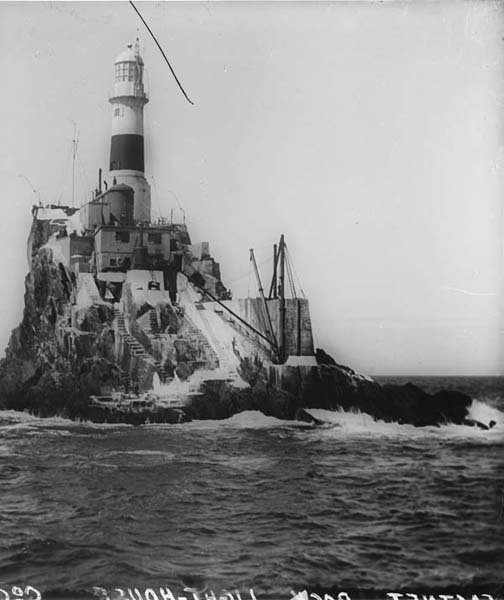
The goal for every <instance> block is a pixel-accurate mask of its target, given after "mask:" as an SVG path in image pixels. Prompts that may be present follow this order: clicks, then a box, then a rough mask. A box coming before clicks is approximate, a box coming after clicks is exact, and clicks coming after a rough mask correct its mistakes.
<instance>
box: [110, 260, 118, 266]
mask: <svg viewBox="0 0 504 600" xmlns="http://www.w3.org/2000/svg"><path fill="white" fill-rule="evenodd" d="M116 265H117V261H116V259H115V258H111V259H110V266H111V267H115V266H116Z"/></svg>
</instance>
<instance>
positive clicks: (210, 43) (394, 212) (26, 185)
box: [0, 0, 504, 375]
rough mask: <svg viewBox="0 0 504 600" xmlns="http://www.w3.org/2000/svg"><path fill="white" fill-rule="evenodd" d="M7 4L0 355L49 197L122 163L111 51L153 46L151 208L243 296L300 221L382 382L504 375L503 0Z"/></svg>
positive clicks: (301, 234) (298, 252) (319, 268)
mask: <svg viewBox="0 0 504 600" xmlns="http://www.w3.org/2000/svg"><path fill="white" fill-rule="evenodd" d="M137 6H138V8H139V10H140V11H141V12H142V14H143V16H144V17H145V19H146V20H147V22H148V23H149V24H150V26H151V28H152V29H153V31H154V33H155V34H156V36H157V38H158V40H159V42H160V43H161V45H162V47H163V49H164V50H165V53H166V54H167V56H168V57H169V59H170V61H171V63H172V65H173V67H174V69H175V71H176V73H177V75H178V77H179V79H180V80H181V82H182V85H183V86H184V88H185V90H186V92H187V94H188V95H189V97H190V98H191V99H192V100H193V102H194V106H192V105H190V104H189V103H188V102H187V101H186V100H185V99H184V97H183V96H182V94H181V92H180V91H179V90H178V88H177V85H176V83H175V81H174V79H173V77H172V76H171V74H170V72H169V70H168V67H167V65H166V64H165V63H164V61H163V58H162V56H161V54H160V52H159V50H158V49H157V47H156V46H155V43H154V42H153V40H152V39H151V38H150V36H149V34H148V33H147V31H146V30H145V28H144V26H143V24H142V23H141V22H140V20H139V18H138V16H137V15H136V14H135V13H134V11H133V9H132V8H131V6H130V5H129V4H128V3H126V2H111V3H108V2H80V3H73V2H64V3H58V2H38V3H29V2H0V71H1V73H2V99H1V101H0V102H1V108H2V111H1V114H2V117H3V124H2V136H1V140H2V143H1V144H0V173H1V175H2V183H3V194H2V196H3V198H2V213H1V214H2V219H1V220H0V251H1V253H2V256H3V261H2V276H3V281H2V283H3V285H2V288H3V294H2V295H1V296H0V311H1V312H0V314H1V315H2V319H1V323H0V348H4V347H5V345H6V343H7V341H8V338H9V334H10V331H11V329H12V328H13V327H14V326H16V325H17V323H18V322H19V321H20V319H21V316H22V310H23V294H24V277H25V275H26V273H27V270H28V264H27V257H26V238H27V236H28V232H29V227H30V223H31V214H30V208H31V205H32V204H33V203H34V202H38V198H39V197H40V199H41V201H42V202H43V203H44V204H45V203H58V202H61V203H62V204H71V202H72V197H71V196H72V191H71V190H72V175H71V173H72V158H71V155H72V138H73V132H74V123H76V124H77V126H78V129H79V143H78V152H77V158H76V169H75V172H76V178H75V203H76V205H80V204H82V203H83V202H85V201H87V200H88V199H89V198H90V193H91V190H92V189H94V188H95V187H96V185H97V179H98V169H99V168H100V167H102V168H103V169H104V171H105V178H106V169H107V167H108V153H109V144H110V127H111V106H110V104H109V103H108V97H109V95H110V92H111V90H112V84H113V63H114V59H115V57H116V55H117V54H118V53H119V52H120V51H122V50H123V49H124V48H125V47H126V44H127V43H128V42H130V41H134V39H135V37H137V36H138V37H139V38H140V46H141V52H142V56H143V58H144V61H145V65H146V71H147V76H146V82H147V88H148V93H149V98H150V102H149V103H148V104H147V106H146V108H145V147H146V175H147V178H148V180H149V181H150V183H151V186H152V204H153V211H154V216H158V215H160V214H162V215H165V216H168V215H169V214H170V211H171V210H172V209H173V210H174V216H175V219H182V218H183V217H182V215H185V218H186V222H187V224H188V226H189V229H190V233H191V236H192V239H193V241H194V242H198V241H209V242H210V248H211V252H212V254H213V256H214V257H215V259H216V260H217V261H218V262H219V263H220V265H221V272H222V279H223V282H224V284H225V285H226V286H227V287H230V288H231V290H232V291H233V293H234V296H235V297H241V296H246V295H248V294H249V293H250V294H251V295H253V296H255V295H256V294H257V286H256V284H255V279H254V277H253V274H252V273H251V269H250V263H249V249H250V248H254V249H255V253H256V257H257V261H258V263H259V265H260V270H261V276H262V279H263V281H264V283H265V287H266V288H269V280H270V277H271V266H272V261H271V255H272V245H273V244H274V243H275V242H277V241H278V239H279V237H280V234H282V233H283V234H285V237H286V242H287V247H288V251H289V254H290V256H291V258H292V261H293V264H294V267H295V272H296V274H297V277H298V278H299V282H300V285H301V287H302V289H303V291H304V293H305V294H306V296H307V297H308V299H309V301H310V307H311V315H312V323H313V330H314V337H315V343H316V346H317V347H322V348H324V349H325V350H326V351H327V352H329V353H330V354H331V355H332V356H333V357H334V358H335V359H336V360H337V361H338V362H340V363H342V364H347V365H349V366H351V367H353V368H354V369H356V370H358V371H361V372H365V373H368V374H371V375H376V374H406V375H426V374H447V375H497V374H501V375H502V374H504V336H503V334H504V322H503V294H504V282H503V277H502V274H503V247H502V240H503V212H502V206H503V204H502V199H503V198H504V195H503V193H504V185H503V183H504V181H503V178H504V127H503V115H504V85H503V78H504V18H503V16H504V3H502V2H488V1H485V0H482V1H478V2H473V1H470V2H462V1H459V0H457V1H454V2H450V1H443V0H441V1H439V2H400V1H397V2H391V1H389V2H333V3H323V2H293V3H291V2H270V3H261V2H252V3H249V2H234V3H228V2H155V3H151V2H138V4H137Z"/></svg>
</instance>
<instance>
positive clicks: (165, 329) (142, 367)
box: [0, 247, 471, 426]
mask: <svg viewBox="0 0 504 600" xmlns="http://www.w3.org/2000/svg"><path fill="white" fill-rule="evenodd" d="M76 283H77V282H76V280H75V277H73V276H72V275H71V274H70V272H69V271H68V269H67V268H66V267H65V266H64V265H63V264H62V263H56V262H54V259H53V255H52V251H51V250H50V249H48V248H46V247H42V248H40V249H39V250H38V252H37V253H36V255H35V256H34V257H33V260H32V268H31V270H30V273H29V274H28V275H27V277H26V282H25V287H26V292H25V298H24V301H25V309H24V314H23V319H22V321H21V324H20V325H19V326H18V327H17V328H16V329H14V331H13V332H12V335H11V338H10V341H9V345H8V348H7V351H6V357H5V358H4V359H3V360H2V361H0V406H1V407H3V408H12V409H18V410H25V409H27V410H30V411H32V412H34V413H36V414H38V415H41V416H49V415H54V414H61V415H65V416H68V417H70V418H84V419H86V418H91V419H93V420H98V421H103V420H107V421H110V422H132V423H141V422H145V421H146V420H147V419H149V420H151V421H153V420H160V421H166V422H179V421H180V420H183V419H186V418H199V419H223V418H227V417H230V416H231V415H233V414H235V413H237V412H241V411H244V410H259V411H261V412H263V413H264V414H266V415H271V416H274V417H277V418H280V419H289V420H291V419H296V418H297V416H299V415H302V416H304V418H305V420H306V418H307V417H306V414H305V413H302V412H301V411H302V409H304V408H325V409H344V410H359V411H362V412H365V413H368V414H369V415H372V416H373V417H374V418H375V419H381V420H384V421H397V422H399V423H410V424H413V425H416V426H425V425H438V424H441V423H444V422H453V423H464V422H465V420H466V419H467V416H468V411H467V409H468V407H469V405H470V404H471V398H469V397H468V396H465V395H464V394H460V393H458V392H448V391H443V392H439V393H437V394H435V395H430V394H427V393H426V392H424V391H423V390H421V389H420V388H418V387H416V386H414V385H412V384H407V385H405V386H391V385H386V386H380V385H378V384H377V383H376V382H374V381H372V380H371V379H369V378H366V377H364V376H362V375H359V374H357V373H355V372H354V371H353V370H352V369H350V368H348V367H345V366H342V365H338V364H337V363H336V361H334V359H332V358H331V357H330V356H329V355H328V354H326V353H325V352H324V351H323V350H320V349H319V350H317V352H316V360H317V365H316V366H290V365H289V364H286V365H275V366H271V365H270V366H268V367H266V366H265V365H264V364H263V361H262V360H261V359H260V358H259V357H258V356H243V357H239V358H240V366H239V368H238V374H239V376H240V377H241V379H242V380H244V381H246V382H247V383H248V384H249V387H245V388H244V387H237V386H235V385H234V384H233V382H231V381H229V380H227V379H213V380H210V381H204V382H203V383H202V384H201V387H200V390H199V392H200V393H199V395H195V396H194V397H193V398H192V400H191V402H190V403H189V404H188V405H187V407H186V409H185V415H181V414H180V412H176V411H169V410H164V409H163V410H158V411H156V412H155V414H153V413H152V411H149V410H148V409H145V410H144V411H142V410H140V411H138V412H137V413H136V414H134V415H132V414H131V413H128V412H127V411H126V412H125V411H121V410H120V409H117V410H112V409H110V410H109V409H107V408H104V409H103V410H101V411H99V410H97V409H96V407H94V408H92V407H91V406H90V404H89V397H90V395H93V394H94V395H100V394H104V393H107V392H110V391H111V390H117V389H120V388H121V386H122V387H123V388H124V387H125V386H131V387H132V388H133V391H136V390H142V389H148V388H149V387H150V386H152V382H153V377H154V374H155V373H156V372H157V373H158V374H159V375H160V376H161V377H166V378H171V377H174V376H176V377H178V379H179V380H180V381H185V380H187V379H188V378H190V377H191V375H192V374H193V373H194V371H195V370H197V369H199V368H215V365H217V364H218V360H217V357H216V356H215V353H214V352H213V350H212V349H211V348H210V347H209V346H208V344H207V343H206V342H205V340H204V338H202V336H201V332H199V331H197V330H196V328H195V327H194V325H193V324H191V322H190V321H187V319H185V318H184V316H183V311H180V309H174V308H173V307H172V306H171V305H170V304H169V303H162V302H161V303H159V304H157V305H156V306H151V305H149V304H144V305H142V306H136V305H135V304H134V302H133V298H132V295H131V290H128V289H127V288H126V289H125V290H124V292H123V299H124V302H125V309H124V313H121V312H120V311H118V309H117V308H116V307H114V305H112V304H108V303H105V302H95V303H90V304H89V305H79V304H76V303H75V298H76V295H77V289H76V287H77V286H76ZM126 321H127V324H128V327H127V328H126ZM118 344H119V346H120V352H119V353H118ZM121 344H122V346H121ZM237 356H238V355H237ZM126 391H128V390H127V389H126ZM308 420H309V419H308Z"/></svg>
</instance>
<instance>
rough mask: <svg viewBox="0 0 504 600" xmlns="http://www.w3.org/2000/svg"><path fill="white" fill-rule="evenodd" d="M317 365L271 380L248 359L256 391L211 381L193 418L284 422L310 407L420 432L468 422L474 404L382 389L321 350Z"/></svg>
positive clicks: (454, 395)
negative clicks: (254, 417)
mask: <svg viewBox="0 0 504 600" xmlns="http://www.w3.org/2000/svg"><path fill="white" fill-rule="evenodd" d="M316 358H317V361H318V363H319V364H318V365H317V366H313V367H309V368H305V369H302V368H299V367H289V366H282V367H279V368H277V369H279V370H280V379H278V373H277V380H276V381H275V384H274V385H272V384H271V377H268V373H267V371H266V369H265V368H264V366H263V365H262V363H261V362H260V361H259V360H252V359H250V358H245V359H243V360H242V361H241V367H240V373H241V375H242V377H243V378H244V379H246V380H247V381H248V382H249V383H250V385H251V387H250V388H247V389H244V390H237V389H234V388H232V387H231V386H230V385H229V384H228V383H226V382H211V383H210V384H209V385H205V386H203V388H202V390H201V391H202V395H201V396H200V397H198V398H196V399H195V400H193V402H192V403H191V406H190V414H191V416H192V417H193V418H199V419H223V418H227V417H230V416H231V415H233V414H234V413H236V412H239V411H242V410H260V411H261V412H263V413H264V414H266V415H271V416H274V417H277V418H280V419H289V420H291V419H296V418H297V416H298V415H299V414H300V411H302V410H303V409H305V408H323V409H327V410H337V409H339V410H346V411H360V412H363V413H367V414H369V415H371V416H372V417H374V418H375V419H377V420H383V421H395V422H398V423H403V424H404V423H408V424H411V425H415V426H417V427H422V426H428V425H430V426H436V425H440V424H443V423H456V424H463V423H465V421H466V419H467V415H468V408H469V406H470V405H471V403H472V399H471V398H470V397H469V396H467V395H465V394H462V393H460V392H455V391H441V392H438V393H437V394H434V395H431V394H428V393H426V392H424V391H423V390H422V389H420V388H419V387H417V386H415V385H413V384H411V383H408V384H406V385H402V386H395V385H386V386H380V385H379V384H378V383H376V382H375V381H372V380H371V379H369V378H366V377H363V376H362V375H358V374H357V373H355V371H353V370H352V369H350V368H349V367H345V366H342V365H338V364H337V363H336V361H334V359H332V358H331V357H330V356H329V355H328V354H326V353H325V352H324V351H323V350H317V353H316Z"/></svg>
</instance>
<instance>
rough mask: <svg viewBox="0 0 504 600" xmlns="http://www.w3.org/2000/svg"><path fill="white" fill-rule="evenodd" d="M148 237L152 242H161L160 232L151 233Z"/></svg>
mask: <svg viewBox="0 0 504 600" xmlns="http://www.w3.org/2000/svg"><path fill="white" fill-rule="evenodd" d="M147 239H148V241H149V243H150V244H161V234H160V233H149V235H148V237H147Z"/></svg>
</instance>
